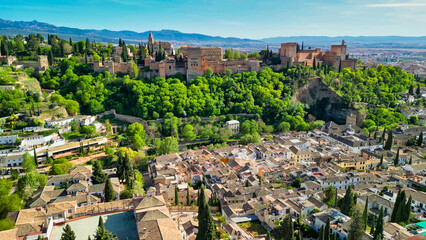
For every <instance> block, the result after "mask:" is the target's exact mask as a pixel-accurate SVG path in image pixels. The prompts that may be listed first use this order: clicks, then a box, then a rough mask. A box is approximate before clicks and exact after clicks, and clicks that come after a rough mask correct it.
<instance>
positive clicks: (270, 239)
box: [265, 231, 272, 240]
mask: <svg viewBox="0 0 426 240" xmlns="http://www.w3.org/2000/svg"><path fill="white" fill-rule="evenodd" d="M265 240H272V236H271V232H270V231H268V232H267V233H266V239H265Z"/></svg>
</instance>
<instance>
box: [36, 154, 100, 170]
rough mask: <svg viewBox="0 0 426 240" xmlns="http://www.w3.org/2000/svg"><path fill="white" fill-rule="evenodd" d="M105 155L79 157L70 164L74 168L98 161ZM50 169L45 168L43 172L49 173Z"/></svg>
mask: <svg viewBox="0 0 426 240" xmlns="http://www.w3.org/2000/svg"><path fill="white" fill-rule="evenodd" d="M106 156H107V155H106V154H105V152H100V153H96V154H92V155H90V156H87V157H79V158H77V159H73V160H71V161H70V163H72V164H73V165H74V166H77V165H81V164H85V163H86V162H88V161H90V160H92V159H100V158H103V157H106ZM50 168H51V166H46V167H45V168H44V171H46V172H49V169H50Z"/></svg>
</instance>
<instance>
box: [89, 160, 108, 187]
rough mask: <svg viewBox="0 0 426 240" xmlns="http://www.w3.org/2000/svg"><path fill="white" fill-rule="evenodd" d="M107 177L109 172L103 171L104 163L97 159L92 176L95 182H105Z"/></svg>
mask: <svg viewBox="0 0 426 240" xmlns="http://www.w3.org/2000/svg"><path fill="white" fill-rule="evenodd" d="M107 178H108V176H107V174H106V173H104V172H103V171H102V163H101V162H100V161H95V163H94V165H93V174H92V177H91V179H92V182H93V184H99V183H104V182H105V181H106V180H107Z"/></svg>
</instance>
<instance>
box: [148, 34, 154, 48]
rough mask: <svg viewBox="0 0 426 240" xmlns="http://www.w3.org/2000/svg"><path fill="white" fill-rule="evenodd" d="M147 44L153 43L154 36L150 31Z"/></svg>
mask: <svg viewBox="0 0 426 240" xmlns="http://www.w3.org/2000/svg"><path fill="white" fill-rule="evenodd" d="M148 44H149V45H153V44H154V37H153V36H152V33H149V36H148Z"/></svg>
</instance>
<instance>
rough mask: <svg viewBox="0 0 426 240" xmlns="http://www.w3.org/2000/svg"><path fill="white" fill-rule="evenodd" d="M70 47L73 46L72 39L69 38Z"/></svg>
mask: <svg viewBox="0 0 426 240" xmlns="http://www.w3.org/2000/svg"><path fill="white" fill-rule="evenodd" d="M70 45H71V47H72V45H73V44H72V38H71V37H70Z"/></svg>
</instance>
